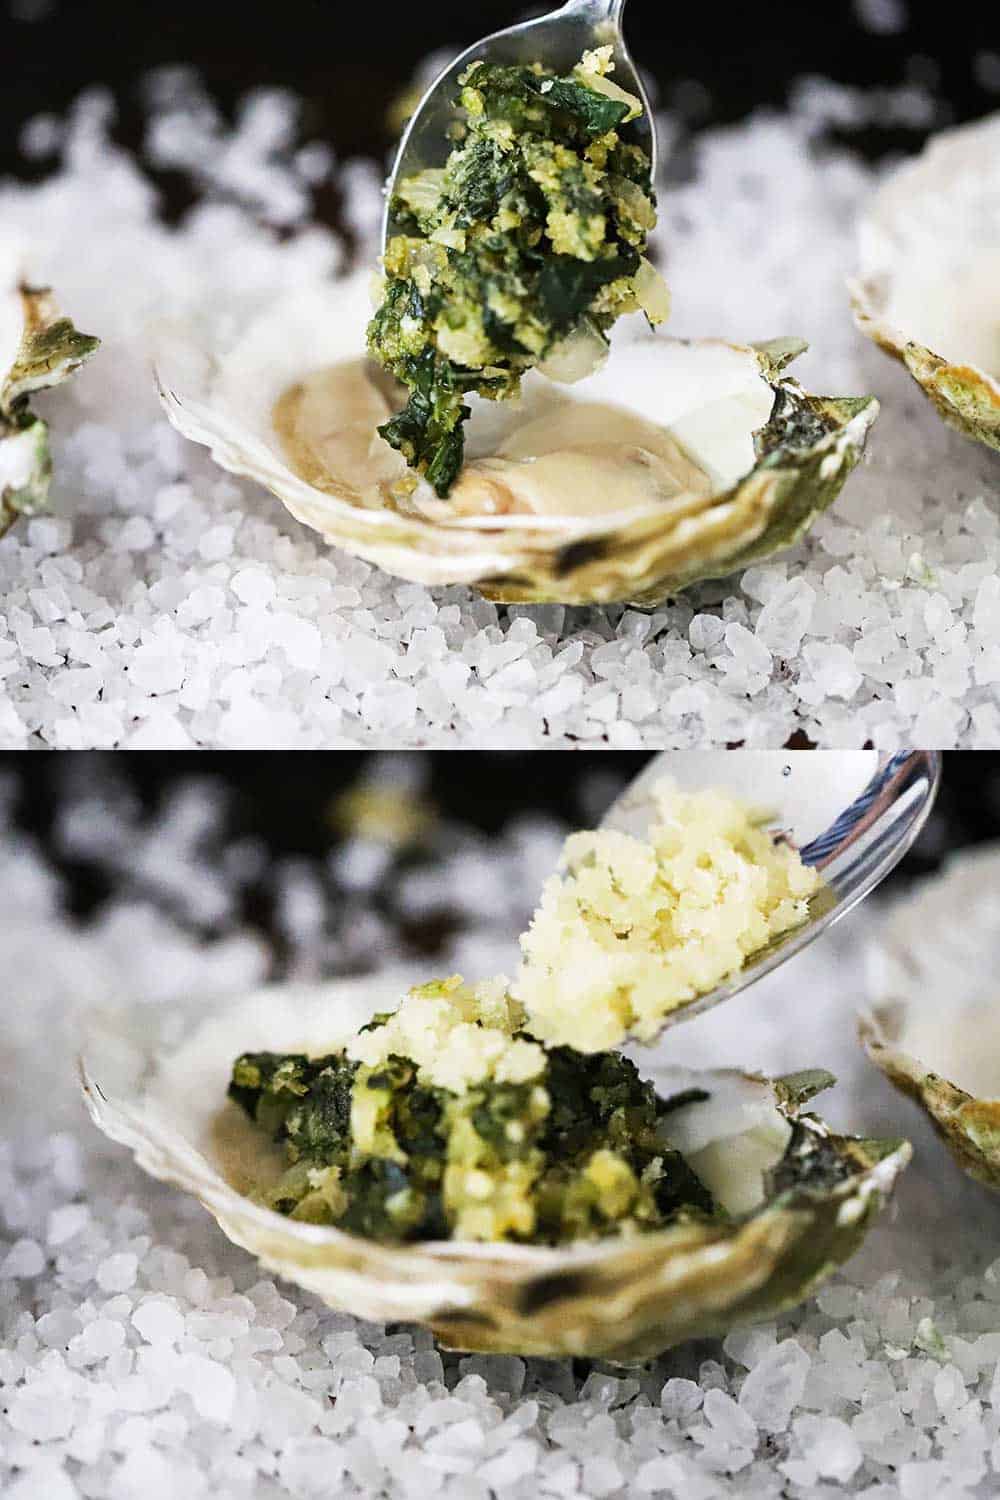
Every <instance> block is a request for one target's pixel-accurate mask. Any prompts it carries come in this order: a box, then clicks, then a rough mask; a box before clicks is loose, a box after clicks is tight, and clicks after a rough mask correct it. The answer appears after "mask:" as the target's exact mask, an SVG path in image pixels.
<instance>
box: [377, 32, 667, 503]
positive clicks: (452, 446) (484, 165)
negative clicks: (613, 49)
mask: <svg viewBox="0 0 1000 1500" xmlns="http://www.w3.org/2000/svg"><path fill="white" fill-rule="evenodd" d="M610 69H611V63H610V49H609V48H602V49H599V50H598V51H597V52H595V53H589V54H587V56H586V57H585V58H584V60H583V63H582V64H581V65H580V67H578V68H577V69H576V70H575V72H574V74H573V75H572V76H571V77H567V78H559V77H556V76H555V75H554V74H553V73H551V72H550V71H548V70H546V69H545V68H543V67H542V66H541V65H540V64H533V65H527V66H515V65H509V66H500V65H493V64H486V63H475V64H473V65H472V67H471V68H470V69H469V70H468V71H467V72H466V73H465V74H464V75H463V80H462V81H463V85H464V86H463V89H462V93H461V97H460V101H459V103H460V105H461V112H462V120H461V124H460V126H459V127H458V133H459V139H458V141H457V144H456V145H455V148H454V149H453V151H452V152H451V155H450V156H449V158H448V161H447V163H446V165H445V167H444V168H443V169H440V170H438V169H435V170H429V171H426V172H422V173H420V174H418V175H417V176H416V177H413V178H409V179H407V180H406V181H405V182H404V183H403V184H402V185H401V187H400V189H399V192H398V195H397V197H396V199H395V200H394V202H393V205H392V206H393V212H394V216H395V218H396V221H397V224H398V225H399V226H400V227H401V229H402V230H403V231H404V232H402V233H399V234H396V235H395V236H394V237H393V238H392V240H391V241H390V242H389V244H388V246H387V247H386V254H385V286H384V292H383V295H382V301H381V304H380V306H379V308H378V310H377V311H376V313H375V315H374V317H373V318H372V321H371V323H370V325H369V329H368V345H369V349H370V350H371V352H372V354H373V355H374V356H375V357H376V358H377V359H378V360H379V361H380V362H381V363H382V364H383V365H384V366H385V368H386V369H387V370H389V371H390V372H391V373H392V374H393V375H394V376H395V377H396V379H397V380H399V381H400V382H401V384H402V385H404V386H405V387H406V389H407V391H408V393H409V394H408V400H407V404H406V406H405V407H404V408H403V410H402V411H400V412H399V413H397V414H396V415H395V416H393V417H392V418H391V419H390V420H389V421H387V422H386V423H385V424H384V425H383V426H382V427H380V428H379V431H380V433H381V435H382V437H383V438H385V440H386V442H388V443H390V444H391V445H392V446H393V447H394V448H396V449H398V450H399V452H400V453H402V454H403V456H404V457H405V459H406V461H407V463H408V464H409V465H410V466H411V467H412V468H414V469H416V470H418V471H419V472H420V473H422V474H423V475H425V476H426V478H427V480H428V481H429V482H430V484H432V485H433V487H434V489H435V490H436V491H437V493H438V494H439V495H441V496H446V495H447V494H448V492H449V490H450V489H451V486H452V484H453V483H454V481H455V478H456V476H457V474H458V472H459V470H460V468H461V466H462V460H463V454H464V444H465V439H464V423H465V422H466V421H467V420H468V417H469V415H470V407H469V405H468V404H467V402H466V401H465V399H464V398H465V397H466V396H467V395H469V394H470V393H473V392H474V393H475V394H477V395H479V396H481V397H485V398H486V399H487V400H503V399H506V398H509V397H511V396H515V395H516V394H517V392H518V389H519V386H520V380H521V376H522V375H523V374H524V372H525V371H526V370H529V369H531V368H532V367H533V366H535V365H538V364H540V363H542V362H543V361H544V360H545V358H546V357H547V356H548V355H549V354H550V353H551V352H552V350H553V349H554V348H555V347H556V345H557V344H559V343H560V342H561V341H562V340H563V339H565V338H566V337H567V336H569V335H570V334H572V333H573V332H574V331H575V330H576V329H578V328H580V327H581V326H582V325H584V324H585V323H586V325H587V326H588V329H589V330H590V332H591V334H592V333H593V331H594V330H596V331H597V332H598V334H599V335H600V336H601V337H603V338H604V339H605V341H606V337H607V333H608V330H609V329H610V328H611V326H612V324H613V323H614V322H615V320H616V319H617V318H618V317H619V316H621V314H622V313H625V312H633V311H635V310H637V309H638V308H639V307H640V306H642V299H641V297H640V295H639V293H638V292H637V288H636V281H635V277H636V273H637V271H638V270H639V268H640V265H641V263H642V258H643V256H644V254H645V250H646V240H647V236H648V233H649V230H650V229H651V228H652V226H653V224H654V223H655V217H656V216H655V197H654V194H653V190H652V185H651V181H650V162H649V158H648V156H647V155H646V153H645V152H644V151H643V150H642V149H641V148H640V147H639V146H636V145H634V144H631V143H629V142H627V141H623V140H622V139H621V137H620V135H619V131H620V129H621V128H622V127H623V126H625V125H626V124H627V123H628V121H629V120H630V119H632V118H634V117H635V116H636V114H637V113H638V108H639V106H638V101H631V100H630V98H629V96H626V95H622V96H621V97H616V94H617V93H620V91H615V90H614V89H613V88H612V87H611V86H610V85H609V84H608V83H607V82H606V81H605V80H604V74H605V73H606V72H608V71H610Z"/></svg>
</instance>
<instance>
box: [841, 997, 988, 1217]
mask: <svg viewBox="0 0 1000 1500" xmlns="http://www.w3.org/2000/svg"><path fill="white" fill-rule="evenodd" d="M887 1024H889V1025H891V1020H890V1017H889V1016H888V1015H887V1014H886V1013H885V1012H883V1013H882V1014H881V1015H880V1013H879V1012H878V1011H876V1012H874V1013H873V1014H872V1015H871V1016H867V1017H862V1019H861V1021H860V1023H859V1030H860V1034H861V1040H862V1043H863V1044H864V1048H865V1051H866V1052H867V1053H868V1056H869V1057H870V1058H871V1060H872V1062H873V1063H874V1064H875V1066H876V1067H878V1068H881V1070H882V1072H883V1073H884V1074H885V1076H886V1077H887V1078H888V1079H889V1080H890V1081H891V1082H892V1083H893V1084H895V1086H896V1088H898V1089H899V1090H900V1092H901V1093H904V1094H907V1095H908V1096H909V1097H910V1098H911V1099H915V1100H916V1102H917V1103H918V1104H919V1105H920V1106H921V1108H922V1109H923V1110H924V1111H925V1112H926V1114H927V1116H928V1118H929V1119H930V1121H931V1123H932V1125H933V1126H934V1129H935V1130H936V1131H937V1133H938V1135H939V1136H940V1137H941V1139H942V1140H943V1141H944V1143H945V1145H946V1146H947V1147H948V1150H949V1151H950V1152H951V1154H952V1156H953V1157H954V1158H955V1160H956V1161H957V1162H958V1165H959V1166H960V1167H961V1168H962V1171H963V1172H967V1173H968V1174H969V1176H970V1177H974V1178H975V1179H976V1181H977V1182H981V1183H984V1184H985V1186H986V1187H989V1188H993V1189H994V1190H996V1191H998V1192H1000V1100H998V1099H976V1098H974V1097H973V1095H972V1094H967V1093H966V1092H965V1090H964V1089H960V1088H957V1087H956V1085H955V1084H953V1083H949V1082H948V1080H947V1078H942V1077H941V1076H940V1074H938V1073H932V1072H929V1071H928V1069H927V1067H926V1065H925V1064H924V1063H922V1062H919V1061H918V1060H917V1059H916V1058H915V1057H911V1056H910V1055H909V1054H908V1053H906V1052H902V1051H900V1050H899V1048H897V1047H894V1046H893V1045H892V1043H891V1042H889V1041H888V1040H887V1039H886V1030H885V1028H886V1025H887Z"/></svg>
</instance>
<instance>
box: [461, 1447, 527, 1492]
mask: <svg viewBox="0 0 1000 1500" xmlns="http://www.w3.org/2000/svg"><path fill="white" fill-rule="evenodd" d="M537 1462H538V1447H537V1445H536V1444H535V1443H533V1442H531V1441H530V1439H528V1438H518V1439H517V1440H516V1441H515V1442H513V1443H510V1444H508V1445H507V1446H506V1447H505V1448H504V1450H503V1452H502V1453H498V1454H497V1456H496V1457H495V1458H490V1459H487V1460H486V1461H485V1462H484V1463H481V1464H480V1465H479V1468H478V1469H477V1471H476V1472H477V1475H478V1478H479V1479H480V1481H481V1482H482V1483H483V1484H484V1485H487V1486H488V1487H490V1488H492V1489H495V1490H500V1489H504V1488H506V1487H507V1486H508V1485H512V1484H516V1483H517V1482H518V1480H521V1479H524V1478H526V1476H527V1475H528V1474H531V1473H533V1472H534V1469H535V1465H536V1464H537Z"/></svg>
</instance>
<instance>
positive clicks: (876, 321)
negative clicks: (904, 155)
mask: <svg viewBox="0 0 1000 1500" xmlns="http://www.w3.org/2000/svg"><path fill="white" fill-rule="evenodd" d="M998 161H1000V114H997V115H991V116H988V117H987V118H986V119H984V120H978V121H975V122H973V123H972V124H969V125H964V126H961V127H960V128H959V129H956V130H948V131H945V132H943V133H941V134H939V135H937V136H933V137H932V138H931V140H930V141H929V142H928V144H927V146H926V148H925V150H924V151H923V153H922V154H921V155H920V156H918V157H917V158H916V159H915V160H913V161H911V162H909V163H907V164H906V165H905V166H903V167H902V168H901V169H900V170H899V171H898V172H896V173H895V174H894V175H893V176H892V177H891V178H890V179H889V180H888V182H887V183H886V184H885V185H884V186H883V187H882V188H881V189H880V190H879V191H878V192H877V193H876V194H875V196H874V198H873V200H872V202H871V203H870V205H869V208H868V211H867V213H866V215H865V216H864V219H863V220H862V225H861V246H862V266H861V270H860V274H859V276H858V278H857V279H856V280H855V281H853V282H852V283H851V298H852V302H853V306H854V315H855V321H856V323H857V325H858V327H859V328H860V329H861V330H862V332H863V333H865V334H867V336H868V337H869V338H870V339H872V340H873V341H874V342H875V343H876V344H878V345H879V347H880V348H881V349H884V350H885V352H886V353H887V354H890V355H892V357H893V358H894V359H897V360H899V361H900V363H901V364H902V365H904V366H905V368H906V369H907V370H908V371H909V372H910V374H911V375H912V376H913V379H914V380H915V381H916V382H917V384H918V385H919V386H920V387H921V389H922V390H923V391H924V393H925V395H927V396H928V397H929V398H930V400H931V401H932V402H933V404H934V406H935V408H936V410H937V412H938V413H939V415H940V416H941V417H942V418H943V419H944V421H945V422H947V423H948V425H949V426H950V427H953V428H955V429H956V431H958V432H962V433H964V434H965V436H966V437H970V438H974V439H976V440H977V441H978V442H981V443H985V444H986V446H987V447H990V448H996V449H1000V379H998V378H997V376H996V372H995V371H994V372H993V373H991V372H990V371H987V370H984V369H982V368H981V367H980V366H979V365H977V364H975V363H966V362H963V361H960V360H956V359H953V358H946V357H944V356H943V355H942V354H940V353H937V352H935V351H934V350H933V349H930V348H928V347H927V346H926V345H925V344H924V343H922V342H920V341H919V340H917V339H914V338H913V337H912V332H913V330H912V329H911V330H907V329H904V328H900V327H896V326H894V325H893V323H892V322H890V321H889V320H888V318H887V317H886V316H885V310H886V304H887V293H888V280H889V279H890V278H891V276H892V261H893V260H894V259H896V258H897V257H898V256H900V255H905V254H906V250H905V248H901V247H903V246H905V242H906V236H907V235H908V234H910V233H912V224H913V222H917V221H918V220H920V218H921V216H922V214H923V213H926V215H927V229H926V230H925V233H927V234H928V236H929V237H930V238H932V239H933V241H934V242H935V247H936V248H938V247H940V246H941V244H942V243H943V242H948V243H950V242H951V241H952V240H953V241H954V242H955V244H956V245H957V246H958V247H959V248H961V247H962V246H963V245H964V243H965V241H966V240H967V239H969V240H971V241H972V242H979V243H983V244H991V245H992V248H993V249H994V250H996V251H998V252H1000V244H998V243H997V224H998V220H997V211H996V186H997V181H998V177H997V162H998ZM921 204H923V205H930V207H929V208H927V207H924V208H923V209H922V208H921V207H920V205H921ZM876 243H877V244H879V246H880V249H879V250H878V251H877V252H874V251H873V250H872V248H871V247H872V245H873V244H876ZM890 247H892V248H890ZM876 260H877V261H878V264H877V265H876V264H875V263H874V262H875V261H876ZM866 261H867V262H870V263H869V264H865V262H866ZM946 263H947V262H945V264H946ZM956 265H957V266H958V267H959V268H958V269H956V271H955V275H956V276H957V277H959V278H960V277H961V269H960V261H959V262H956ZM985 316H986V317H987V318H988V315H985Z"/></svg>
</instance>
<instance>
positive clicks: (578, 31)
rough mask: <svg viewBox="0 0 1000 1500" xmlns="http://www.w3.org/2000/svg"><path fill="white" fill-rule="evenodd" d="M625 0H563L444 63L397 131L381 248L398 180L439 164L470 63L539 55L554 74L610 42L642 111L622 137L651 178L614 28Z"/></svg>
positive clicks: (622, 80)
mask: <svg viewBox="0 0 1000 1500" xmlns="http://www.w3.org/2000/svg"><path fill="white" fill-rule="evenodd" d="M624 10H625V0H567V4H565V5H563V6H561V7H560V9H559V10H557V11H554V12H553V13H552V14H551V15H548V16H538V17H537V18H536V19H535V20H533V21H522V22H521V23H520V24H519V25H517V26H509V27H508V28H507V29H506V30H505V31H497V32H494V34H493V35H492V36H488V37H485V38H484V39H483V40H482V41H480V42H476V43H475V44H474V45H473V46H471V47H468V48H466V50H465V51H464V52H463V53H462V54H461V56H460V57H457V58H456V59H455V61H454V62H453V63H450V64H449V66H448V67H447V68H445V70H444V72H443V73H441V74H440V75H439V76H438V78H437V79H435V81H434V83H432V84H431V86H430V88H429V89H428V90H427V92H426V94H425V95H424V97H423V98H422V99H421V101H420V104H419V105H418V107H417V110H416V112H415V114H414V115H413V116H412V118H411V120H410V123H409V124H408V126H407V127H406V130H405V131H404V133H403V138H402V140H401V141H400V143H399V148H398V150H397V152H396V160H395V162H394V163H393V168H392V171H391V172H390V174H389V180H388V182H387V183H386V189H385V194H386V197H385V214H384V217H383V219H382V249H383V250H385V247H386V245H387V243H388V241H389V240H390V239H391V237H392V235H393V233H394V232H395V231H394V227H393V226H394V218H393V207H392V206H393V202H394V200H395V196H396V189H397V187H398V185H399V183H400V182H401V181H403V180H404V179H405V178H407V177H412V176H413V175H414V173H416V172H421V171H423V170H424V168H426V167H439V166H441V165H442V164H443V163H444V162H445V161H446V159H447V157H448V153H449V151H450V150H451V142H450V141H449V139H448V126H449V125H450V124H451V123H452V122H453V120H454V119H455V99H456V97H457V96H458V94H459V92H460V85H459V82H458V80H459V77H460V75H461V74H462V73H464V72H465V69H466V68H467V67H468V66H469V64H470V63H473V62H491V63H512V62H522V63H529V62H541V63H544V64H545V66H546V67H547V68H552V69H554V70H555V72H557V73H568V72H569V71H570V70H571V69H572V68H574V67H575V66H576V64H577V63H578V62H579V61H580V58H581V56H582V55H583V53H584V52H586V51H587V50H588V48H591V47H606V46H609V45H610V46H613V47H614V62H615V71H614V74H613V78H614V81H615V83H617V84H618V85H619V87H620V88H623V89H625V90H626V91H627V92H628V93H630V94H635V95H637V97H638V98H639V99H640V100H641V101H642V108H643V113H642V115H640V117H639V118H638V119H637V120H633V121H632V123H631V124H630V125H629V126H628V127H627V129H628V131H629V132H630V139H631V140H632V141H633V142H634V143H635V144H636V145H639V146H642V148H643V150H644V151H645V152H646V153H647V155H648V156H649V158H650V160H651V162H652V168H653V177H654V179H655V177H656V136H655V134H654V131H653V123H652V114H651V111H650V107H649V100H648V98H647V97H646V91H645V89H644V88H643V86H642V82H641V80H640V78H639V74H638V72H637V71H636V67H635V64H634V63H633V61H632V58H631V57H630V55H629V51H628V48H627V47H626V45H625V38H624V37H623V35H622V29H621V20H622V13H623V12H624Z"/></svg>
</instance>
